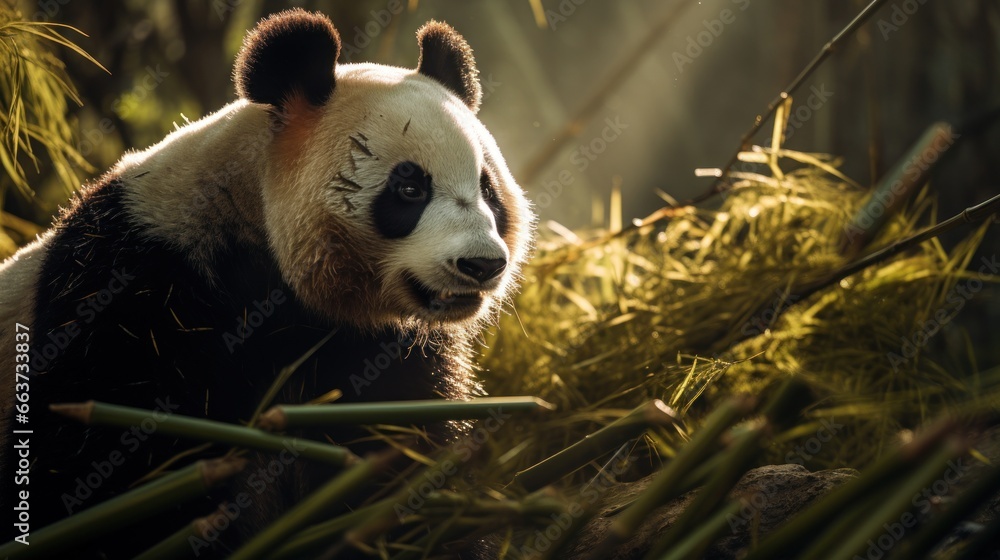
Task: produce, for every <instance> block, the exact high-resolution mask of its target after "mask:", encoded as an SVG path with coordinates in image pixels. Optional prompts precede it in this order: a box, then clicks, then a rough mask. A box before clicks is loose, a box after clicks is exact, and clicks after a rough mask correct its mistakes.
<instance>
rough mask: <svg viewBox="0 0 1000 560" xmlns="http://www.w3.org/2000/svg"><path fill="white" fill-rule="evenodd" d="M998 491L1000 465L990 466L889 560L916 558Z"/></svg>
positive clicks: (910, 559) (922, 555)
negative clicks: (990, 467)
mask: <svg viewBox="0 0 1000 560" xmlns="http://www.w3.org/2000/svg"><path fill="white" fill-rule="evenodd" d="M997 492H1000V467H993V468H992V469H990V470H988V471H987V472H986V474H985V475H984V476H982V477H981V478H979V479H977V480H975V481H974V482H973V483H972V484H971V485H970V486H969V487H968V488H966V489H965V490H964V491H963V492H962V493H961V494H959V496H958V498H956V499H955V501H954V503H952V504H951V505H950V506H948V507H947V509H945V510H944V511H943V512H941V513H940V514H938V515H937V516H935V517H934V519H932V520H931V521H930V522H929V523H927V524H925V525H924V526H923V527H921V528H920V530H919V531H918V532H917V533H916V534H915V535H913V537H912V538H910V539H908V540H906V541H904V542H903V543H902V545H901V548H900V550H899V552H898V553H897V554H895V555H894V556H893V557H892V560H919V559H920V558H923V557H924V555H926V554H927V551H928V550H933V549H934V546H935V545H936V544H937V543H938V542H939V541H940V540H941V539H943V538H945V537H946V536H948V534H949V533H951V532H952V531H953V530H954V529H955V527H956V526H957V525H958V524H959V522H960V521H962V520H963V519H965V518H967V517H969V516H970V515H972V514H973V513H974V512H975V511H976V510H977V509H979V508H980V507H982V506H983V504H985V503H986V502H987V501H989V500H990V499H991V498H992V497H993V496H995V495H996V494H997Z"/></svg>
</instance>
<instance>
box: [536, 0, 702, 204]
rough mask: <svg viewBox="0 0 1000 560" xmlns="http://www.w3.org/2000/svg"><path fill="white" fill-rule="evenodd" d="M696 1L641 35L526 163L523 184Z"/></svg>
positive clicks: (681, 5)
mask: <svg viewBox="0 0 1000 560" xmlns="http://www.w3.org/2000/svg"><path fill="white" fill-rule="evenodd" d="M693 5H694V3H693V2H687V1H681V2H675V3H674V5H673V6H672V7H671V8H670V9H669V10H667V11H666V13H664V14H663V17H662V18H660V19H659V20H658V21H657V22H656V23H655V24H653V26H652V27H650V28H649V31H647V32H646V35H645V36H644V37H643V38H642V41H640V42H639V44H637V45H636V46H635V47H634V48H633V49H632V50H631V51H629V52H628V54H626V55H625V56H624V57H623V58H622V60H621V61H620V62H619V63H618V64H616V65H615V66H614V68H615V70H614V71H613V72H612V73H611V74H610V75H608V76H607V77H606V78H605V79H604V81H603V82H602V83H601V87H599V88H598V89H597V90H595V91H594V92H593V93H592V94H591V95H590V97H588V98H587V101H586V102H584V104H583V106H581V107H580V109H579V110H577V112H576V114H575V115H573V117H572V118H571V119H570V120H569V121H567V122H566V124H565V125H563V128H562V130H560V131H559V132H558V133H557V134H556V136H555V138H553V139H552V141H551V142H549V143H548V144H547V145H546V146H545V148H544V149H542V150H541V152H539V153H538V155H536V156H535V157H534V158H532V159H531V161H529V162H528V163H527V165H525V166H524V168H523V169H522V170H521V172H520V173H519V174H518V175H517V179H518V181H519V182H520V183H521V184H527V183H530V182H531V181H533V180H535V179H536V178H537V177H538V175H539V174H540V173H541V172H542V171H544V170H545V168H546V166H548V165H549V164H550V163H551V162H552V160H553V159H555V158H556V156H558V155H559V153H560V152H561V151H562V149H563V148H564V147H566V144H567V143H569V141H570V140H572V139H574V138H576V137H577V136H579V135H580V133H581V132H583V130H584V128H586V125H587V122H588V121H590V119H591V118H592V117H593V116H594V114H595V113H597V111H598V109H600V108H601V107H602V106H603V105H604V102H605V101H606V100H607V98H608V97H610V96H611V94H612V93H614V92H615V91H616V90H617V89H618V88H619V87H621V85H622V84H624V83H625V81H626V79H627V78H628V76H629V75H630V74H632V72H634V71H635V69H636V68H638V67H639V63H640V62H642V60H643V59H644V58H645V57H646V55H648V54H649V53H650V52H651V51H652V47H653V45H655V44H656V42H657V41H659V40H660V39H661V38H662V36H663V35H664V34H665V32H666V31H667V29H669V28H670V27H671V26H672V25H673V24H674V23H675V22H676V21H677V20H678V19H680V16H681V15H682V14H683V13H684V12H685V11H686V10H687V9H688V8H690V7H691V6H693Z"/></svg>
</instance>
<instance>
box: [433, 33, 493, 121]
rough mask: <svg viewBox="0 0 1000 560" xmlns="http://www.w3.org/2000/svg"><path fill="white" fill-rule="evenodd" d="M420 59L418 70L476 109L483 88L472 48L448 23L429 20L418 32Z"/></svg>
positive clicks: (474, 110)
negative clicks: (480, 84)
mask: <svg viewBox="0 0 1000 560" xmlns="http://www.w3.org/2000/svg"><path fill="white" fill-rule="evenodd" d="M417 43H419V44H420V62H418V63H417V71H418V72H420V73H421V74H423V75H425V76H429V77H431V78H434V79H435V80H437V81H438V82H441V83H442V84H443V85H444V86H445V87H447V88H448V89H450V90H451V91H453V92H455V94H456V95H458V97H459V98H461V99H462V101H464V102H465V104H466V105H468V107H469V109H472V111H473V112H477V111H479V104H480V102H481V101H482V98H483V90H482V88H481V87H480V86H479V69H477V68H476V59H475V58H473V56H472V49H471V48H470V47H469V44H468V43H466V42H465V38H464V37H462V36H461V35H459V33H458V31H455V29H454V28H452V27H451V26H450V25H448V24H447V23H441V22H438V21H429V22H427V23H426V24H424V26H423V27H421V28H420V29H419V30H418V31H417Z"/></svg>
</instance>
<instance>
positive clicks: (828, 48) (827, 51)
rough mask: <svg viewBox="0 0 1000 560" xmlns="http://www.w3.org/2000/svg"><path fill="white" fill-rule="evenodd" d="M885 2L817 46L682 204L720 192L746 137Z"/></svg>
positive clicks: (878, 1) (871, 6)
mask: <svg viewBox="0 0 1000 560" xmlns="http://www.w3.org/2000/svg"><path fill="white" fill-rule="evenodd" d="M885 2H886V0H872V2H871V3H870V4H868V6H867V7H865V9H863V10H861V13H859V14H858V15H857V16H856V17H855V18H854V20H852V21H851V23H849V24H847V27H845V28H843V29H842V30H840V33H837V35H836V36H834V38H833V39H831V40H830V41H829V42H828V43H827V44H825V45H823V48H822V49H820V51H819V53H818V54H817V55H816V56H815V57H814V58H813V59H812V61H811V62H810V63H809V64H808V65H806V67H805V68H804V69H803V70H802V71H801V72H799V75H798V76H796V77H795V79H794V80H792V83H791V84H789V85H788V87H786V88H785V89H784V90H782V91H781V93H779V94H778V96H777V97H775V98H774V100H772V101H771V103H770V104H768V106H767V111H766V112H765V113H764V115H762V116H760V115H758V117H757V118H756V119H755V120H754V123H753V126H752V127H750V130H748V131H747V133H746V134H744V135H743V138H741V139H740V146H739V148H737V150H736V152H735V153H734V154H733V155H732V157H730V158H729V161H728V162H727V163H726V166H725V167H723V168H722V173H720V174H719V176H718V178H716V180H715V183H714V184H713V185H712V188H710V189H709V190H707V191H705V192H704V193H702V194H700V195H698V196H696V197H694V198H693V199H691V200H689V201H688V202H685V203H684V204H685V205H690V204H698V203H701V202H704V201H706V200H708V199H710V198H712V197H713V196H715V195H717V194H719V193H721V192H722V191H723V190H725V189H724V185H726V184H727V183H726V179H727V177H728V175H729V172H730V170H732V168H733V166H734V165H736V162H737V161H738V159H739V155H740V152H742V151H745V150H746V149H747V147H748V146H749V145H750V140H752V139H753V137H754V136H755V135H756V134H757V132H758V131H760V129H761V127H763V126H764V123H766V122H767V121H768V120H769V119H770V118H771V117H772V116H774V113H775V111H776V110H777V109H778V107H779V106H780V105H781V104H782V103H784V101H785V100H786V99H788V97H789V96H791V95H792V94H793V93H795V90H797V89H799V87H800V86H801V85H802V84H803V83H804V82H805V81H806V80H807V79H808V78H809V76H811V75H812V74H813V72H815V71H816V69H817V68H819V67H820V65H821V64H822V63H823V61H824V60H826V59H827V57H829V56H830V55H831V54H833V52H834V51H835V50H837V48H839V47H840V45H841V43H843V41H844V40H845V39H847V38H848V37H850V36H851V35H852V34H853V33H854V32H855V31H857V29H858V28H859V27H861V25H862V24H863V23H865V21H867V20H868V18H869V17H871V16H872V14H874V13H875V12H876V11H877V10H878V9H879V8H880V7H881V6H882V4H885Z"/></svg>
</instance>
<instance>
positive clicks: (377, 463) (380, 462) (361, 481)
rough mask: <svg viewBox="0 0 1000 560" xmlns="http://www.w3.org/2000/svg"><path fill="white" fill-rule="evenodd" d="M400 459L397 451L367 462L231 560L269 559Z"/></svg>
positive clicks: (311, 497)
mask: <svg viewBox="0 0 1000 560" xmlns="http://www.w3.org/2000/svg"><path fill="white" fill-rule="evenodd" d="M397 455H398V453H397V452H395V450H393V451H392V452H389V453H384V454H382V455H379V456H375V457H372V458H369V459H365V460H363V461H361V462H360V463H358V464H356V465H354V466H353V467H351V468H350V469H348V470H347V471H345V472H343V473H341V474H340V475H339V476H337V477H335V478H334V479H332V480H331V481H330V482H327V483H326V484H324V485H323V486H321V487H320V488H319V489H318V490H316V491H315V492H313V493H312V494H310V495H309V497H307V498H306V499H305V500H303V501H301V502H299V504H298V505H296V506H295V507H294V508H292V509H291V510H289V511H288V512H286V513H285V514H284V515H282V516H281V518H279V519H278V520H277V521H275V522H274V523H272V524H271V525H269V526H268V527H267V528H266V529H264V530H263V531H262V532H261V533H260V534H258V535H257V536H256V537H254V538H253V539H251V540H250V541H249V542H247V543H246V544H244V545H243V546H242V547H241V548H240V549H239V550H237V551H236V552H235V553H233V555H232V556H230V560H252V559H256V558H264V557H266V556H268V554H270V553H271V552H272V551H274V550H276V549H278V548H279V547H280V546H281V544H282V542H283V541H284V540H285V539H288V538H289V537H291V536H292V535H294V534H295V533H296V532H298V531H301V530H302V529H303V528H304V527H305V526H306V525H308V524H309V523H312V522H313V521H315V519H316V518H317V517H319V516H320V515H322V514H323V513H324V512H326V511H329V510H330V509H331V507H333V506H334V505H335V504H337V503H338V502H340V501H342V500H343V499H345V498H346V497H348V496H350V495H351V494H353V493H355V492H357V491H358V490H360V489H362V488H364V486H365V485H366V484H367V483H368V482H369V481H370V480H371V479H372V478H373V477H374V476H376V475H378V474H380V473H382V472H383V471H384V470H385V469H386V467H387V466H388V465H389V463H391V462H392V460H394V459H395V458H396V456H397Z"/></svg>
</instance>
